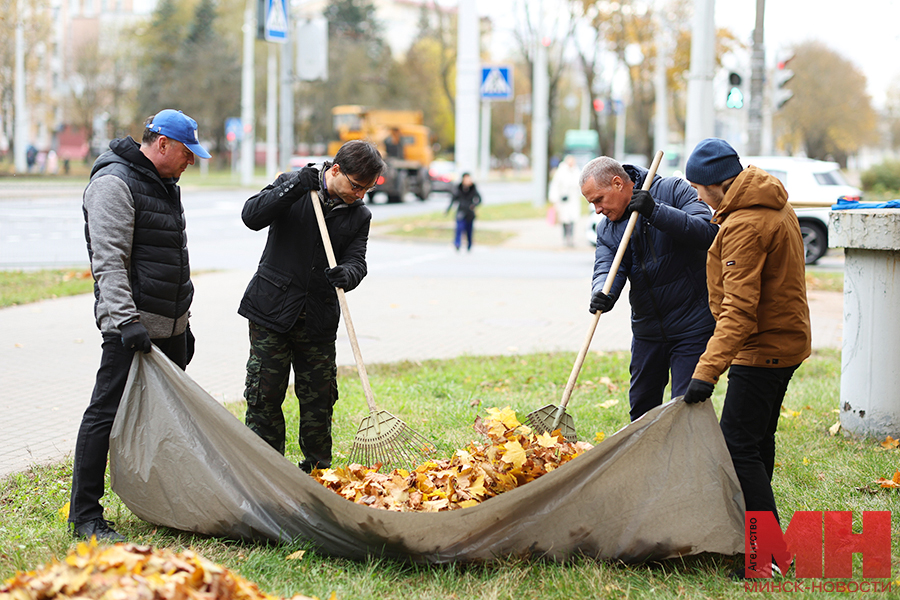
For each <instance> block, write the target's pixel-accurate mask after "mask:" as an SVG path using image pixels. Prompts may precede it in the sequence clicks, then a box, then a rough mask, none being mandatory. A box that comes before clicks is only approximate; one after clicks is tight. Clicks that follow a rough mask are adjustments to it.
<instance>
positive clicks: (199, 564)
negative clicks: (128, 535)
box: [0, 540, 312, 600]
mask: <svg viewBox="0 0 900 600" xmlns="http://www.w3.org/2000/svg"><path fill="white" fill-rule="evenodd" d="M0 597H2V598H11V599H15V600H38V599H40V600H44V599H47V600H49V599H57V600H62V599H64V598H79V599H90V598H96V599H99V598H103V599H104V600H276V597H275V596H271V595H269V594H266V593H264V592H262V591H260V589H259V588H258V587H257V586H256V584H255V583H252V582H250V581H247V580H246V579H243V578H241V577H240V576H239V575H236V574H235V573H232V572H231V571H229V570H228V569H226V568H224V567H222V566H219V565H217V564H215V563H212V562H210V561H208V560H206V559H205V558H203V557H202V556H200V555H198V554H197V553H195V552H192V551H190V550H186V551H184V552H180V553H178V554H176V553H174V552H171V551H168V550H154V549H152V548H151V547H150V546H137V545H135V544H116V545H115V546H106V547H99V546H98V545H97V543H96V540H92V541H91V542H90V543H79V544H78V545H77V546H76V547H75V549H73V550H72V551H71V552H70V553H69V555H68V556H66V558H65V559H64V560H63V561H62V562H57V561H54V562H53V563H51V564H49V565H47V566H46V567H43V568H41V569H40V570H38V571H27V572H19V573H16V575H15V576H13V577H11V578H10V579H7V580H6V581H5V582H4V583H3V584H0ZM291 600H312V599H311V598H309V597H307V596H299V595H298V596H294V597H293V598H292V599H291Z"/></svg>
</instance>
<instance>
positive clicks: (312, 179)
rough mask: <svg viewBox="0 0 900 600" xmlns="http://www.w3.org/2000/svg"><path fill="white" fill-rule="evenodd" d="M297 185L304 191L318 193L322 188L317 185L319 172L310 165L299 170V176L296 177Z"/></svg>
mask: <svg viewBox="0 0 900 600" xmlns="http://www.w3.org/2000/svg"><path fill="white" fill-rule="evenodd" d="M297 183H298V184H299V185H300V187H301V188H303V189H304V190H316V191H318V190H319V189H320V188H321V187H322V186H321V185H320V184H319V171H318V170H317V169H316V168H315V167H313V166H312V163H310V165H307V166H305V167H303V168H302V169H300V171H299V175H297Z"/></svg>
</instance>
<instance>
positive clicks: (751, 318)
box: [694, 166, 811, 383]
mask: <svg viewBox="0 0 900 600" xmlns="http://www.w3.org/2000/svg"><path fill="white" fill-rule="evenodd" d="M787 198H788V195H787V191H785V189H784V186H783V185H782V184H781V182H780V181H779V180H778V179H776V178H775V177H773V176H771V175H769V174H768V173H766V172H765V171H763V170H762V169H759V168H757V167H754V166H750V167H748V168H747V169H745V170H744V171H743V172H741V174H740V175H738V176H737V178H736V179H735V180H734V183H732V185H731V187H730V188H729V190H728V192H727V193H726V194H725V197H724V198H723V199H722V202H721V204H720V205H719V207H718V209H717V210H716V213H715V215H714V217H713V221H712V222H713V223H718V224H719V225H720V228H719V233H718V234H717V235H716V238H715V240H713V244H712V246H711V247H710V249H709V254H708V255H707V259H706V281H707V285H708V286H709V307H710V310H711V311H712V314H713V316H714V317H715V318H716V330H715V333H714V334H713V336H712V338H710V340H709V343H708V344H707V346H706V351H705V352H704V353H703V355H702V356H701V357H700V361H699V363H698V364H697V367H696V368H695V369H694V378H695V379H702V380H703V381H709V382H712V383H715V382H716V381H718V378H719V376H720V375H721V374H722V373H724V372H725V370H726V369H727V368H728V367H729V366H730V365H731V364H732V363H734V364H738V365H747V366H754V367H769V368H779V367H790V366H793V365H797V364H800V363H801V362H802V361H803V359H805V358H806V357H808V356H809V355H810V352H811V333H810V324H809V304H808V303H807V300H806V269H805V263H804V252H803V238H802V236H801V234H800V226H799V224H798V223H797V215H796V214H795V213H794V210H793V209H792V208H791V206H790V205H789V204H788V203H787Z"/></svg>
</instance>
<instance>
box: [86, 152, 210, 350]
mask: <svg viewBox="0 0 900 600" xmlns="http://www.w3.org/2000/svg"><path fill="white" fill-rule="evenodd" d="M109 146H110V150H108V151H107V152H104V153H103V154H102V155H100V157H99V158H98V159H97V160H96V162H95V163H94V167H93V169H92V170H91V184H90V185H89V186H88V188H87V189H86V191H85V204H84V207H83V211H84V218H85V239H86V241H87V249H88V256H89V258H90V259H91V266H92V270H93V271H94V277H95V279H96V283H95V285H94V296H95V298H96V304H95V312H96V314H97V321H98V325H100V328H101V330H104V331H109V330H112V329H113V328H117V327H118V326H119V325H121V324H122V323H123V322H125V321H127V320H129V319H130V318H133V317H135V316H138V315H136V314H133V313H134V310H135V309H136V310H137V312H138V313H140V318H141V322H143V323H144V324H145V326H146V327H147V328H148V330H149V331H150V334H151V336H153V337H169V336H172V335H178V334H180V333H181V332H182V331H184V327H185V326H186V322H187V314H188V309H189V308H190V306H191V301H192V299H193V296H194V286H193V284H192V283H191V267H190V263H189V261H188V250H187V234H186V233H185V219H184V208H183V207H182V204H181V191H180V189H179V187H178V185H177V184H176V181H177V180H175V179H162V178H160V176H159V173H158V172H157V170H156V167H155V166H154V165H153V163H152V162H151V161H150V159H148V158H147V157H146V156H144V154H143V153H142V152H141V151H140V145H139V144H138V143H137V142H136V141H134V140H133V139H132V138H130V137H128V138H124V139H117V140H113V141H112V142H111V143H110V145H109ZM110 175H111V176H113V177H115V178H118V179H120V180H121V181H122V182H124V183H125V185H126V186H127V188H128V191H127V192H126V191H125V190H124V189H122V191H121V193H110V192H111V191H115V188H114V187H113V188H111V187H110V186H109V185H106V184H99V185H98V186H97V189H103V190H105V192H97V193H94V190H92V189H91V186H92V185H94V183H95V182H97V181H98V180H100V179H101V178H104V177H106V176H110ZM104 181H109V180H108V179H107V180H104ZM120 187H121V186H120ZM128 192H130V197H129V195H128ZM132 215H133V219H134V223H133V227H132V226H130V223H129V222H128V221H129V220H130V219H131V217H132ZM92 231H93V232H94V236H95V238H97V239H95V240H93V243H92V239H91V232H92ZM129 246H130V247H129ZM95 250H97V251H99V252H100V253H101V255H98V256H95ZM129 288H130V289H129ZM107 320H108V321H109V323H106V322H105V321H107Z"/></svg>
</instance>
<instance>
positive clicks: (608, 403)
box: [600, 398, 619, 408]
mask: <svg viewBox="0 0 900 600" xmlns="http://www.w3.org/2000/svg"><path fill="white" fill-rule="evenodd" d="M618 403H619V401H618V400H617V399H615V398H613V399H612V400H607V401H606V402H601V403H600V408H612V407H613V406H615V405H616V404H618Z"/></svg>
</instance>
